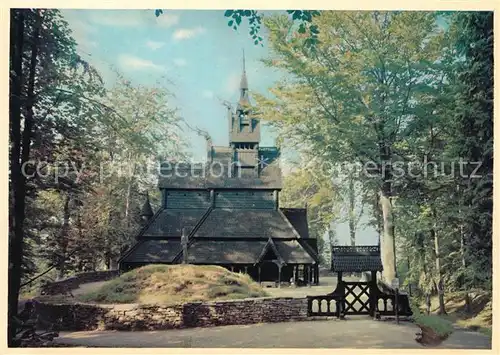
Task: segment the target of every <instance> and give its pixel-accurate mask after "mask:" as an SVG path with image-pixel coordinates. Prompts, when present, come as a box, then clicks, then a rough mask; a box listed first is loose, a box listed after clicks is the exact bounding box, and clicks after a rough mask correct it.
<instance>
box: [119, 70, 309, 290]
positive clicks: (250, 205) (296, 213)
mask: <svg viewBox="0 0 500 355" xmlns="http://www.w3.org/2000/svg"><path fill="white" fill-rule="evenodd" d="M249 107H250V101H249V96H248V82H247V77H246V72H245V66H244V64H243V74H242V78H241V82H240V100H239V102H238V105H237V107H236V110H235V111H234V112H231V111H230V110H228V121H229V147H221V146H213V145H212V144H211V143H210V142H209V143H208V147H207V164H203V165H202V164H198V165H196V164H194V165H188V164H182V165H180V164H176V165H175V168H173V167H172V164H171V163H166V164H163V165H162V167H161V170H160V177H159V182H158V187H159V189H160V190H161V192H162V205H161V207H160V209H159V210H158V211H157V212H156V213H154V212H153V210H152V208H151V205H150V203H149V198H146V202H145V204H144V206H143V208H142V211H141V216H142V217H143V219H144V221H145V225H144V226H143V228H142V229H141V231H140V232H139V233H138V235H137V236H136V239H137V242H136V244H135V245H134V246H132V247H131V248H130V249H129V250H128V251H127V252H126V253H125V254H123V255H122V256H121V258H120V259H119V261H118V263H119V268H120V270H121V271H127V270H130V269H132V268H135V267H139V266H143V265H146V264H152V263H155V264H178V263H189V264H195V265H219V266H223V267H226V268H227V269H229V270H231V271H236V272H245V273H247V274H249V275H250V276H251V277H252V278H253V279H254V280H256V281H258V282H263V281H273V282H277V283H278V285H280V284H281V282H283V281H286V282H288V281H291V280H294V282H295V283H300V281H302V283H306V284H318V283H319V256H318V247H317V240H316V239H315V238H310V237H309V231H308V224H307V210H306V209H305V208H294V209H291V208H280V207H279V192H280V191H281V188H282V181H281V180H282V179H281V169H280V167H279V163H278V158H279V155H280V152H279V150H278V149H277V148H276V147H260V146H259V143H260V121H259V120H258V119H257V118H256V117H255V116H252V112H251V110H250V109H249Z"/></svg>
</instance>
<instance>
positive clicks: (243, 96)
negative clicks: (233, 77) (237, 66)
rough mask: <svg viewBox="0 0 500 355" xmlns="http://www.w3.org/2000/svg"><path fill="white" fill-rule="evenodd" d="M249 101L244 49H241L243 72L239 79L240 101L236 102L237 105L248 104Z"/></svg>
mask: <svg viewBox="0 0 500 355" xmlns="http://www.w3.org/2000/svg"><path fill="white" fill-rule="evenodd" d="M249 104H250V101H249V100H248V79H247V71H246V68H245V50H243V73H242V74H241V81H240V101H239V102H238V106H242V107H243V106H245V105H249Z"/></svg>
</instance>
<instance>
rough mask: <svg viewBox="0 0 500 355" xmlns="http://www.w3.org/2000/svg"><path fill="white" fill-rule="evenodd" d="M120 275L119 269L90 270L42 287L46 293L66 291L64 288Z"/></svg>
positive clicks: (73, 287) (43, 292) (52, 293)
mask: <svg viewBox="0 0 500 355" xmlns="http://www.w3.org/2000/svg"><path fill="white" fill-rule="evenodd" d="M118 275H119V270H103V271H90V272H83V273H80V274H76V275H74V276H71V277H68V278H66V279H64V280H60V281H55V282H50V283H47V284H46V285H44V286H42V287H41V292H42V294H44V295H55V294H58V293H64V290H74V289H77V288H78V287H79V286H80V285H81V284H84V283H89V282H99V281H107V280H110V279H112V278H115V277H117V276H118Z"/></svg>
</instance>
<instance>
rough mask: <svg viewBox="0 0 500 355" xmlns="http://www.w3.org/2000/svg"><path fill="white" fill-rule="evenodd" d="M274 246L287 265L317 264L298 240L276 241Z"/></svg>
mask: <svg viewBox="0 0 500 355" xmlns="http://www.w3.org/2000/svg"><path fill="white" fill-rule="evenodd" d="M274 244H275V245H276V248H277V249H278V252H279V253H280V255H281V257H282V258H283V260H284V261H285V263H287V264H312V263H314V262H315V261H314V259H313V258H312V256H311V255H309V253H308V252H307V251H306V250H305V249H304V248H303V247H302V246H301V245H300V244H299V242H298V241H296V240H286V241H285V240H275V241H274Z"/></svg>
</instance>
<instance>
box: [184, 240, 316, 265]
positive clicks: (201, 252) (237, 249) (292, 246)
mask: <svg viewBox="0 0 500 355" xmlns="http://www.w3.org/2000/svg"><path fill="white" fill-rule="evenodd" d="M267 244H268V242H267V241H262V240H256V241H235V240H228V241H221V240H200V239H196V240H195V241H194V242H193V244H192V245H191V246H190V247H189V249H188V262H189V263H193V264H232V263H236V264H254V263H256V262H258V261H259V257H260V256H261V254H262V252H263V251H264V248H265V247H266V245H267ZM274 244H275V245H276V248H277V250H278V253H279V255H280V256H281V257H282V258H283V261H284V262H285V263H287V264H303V263H304V264H308V263H314V259H313V258H312V257H311V256H310V255H309V254H308V253H307V251H306V250H305V249H304V248H302V246H301V245H300V244H299V243H298V242H297V241H295V240H289V241H280V240H274Z"/></svg>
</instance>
